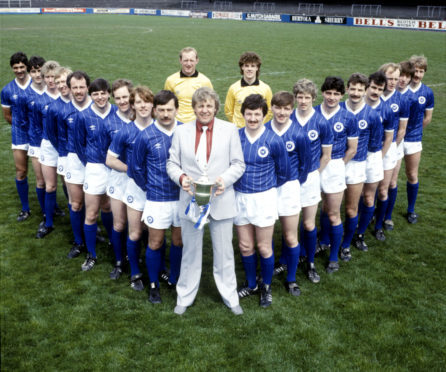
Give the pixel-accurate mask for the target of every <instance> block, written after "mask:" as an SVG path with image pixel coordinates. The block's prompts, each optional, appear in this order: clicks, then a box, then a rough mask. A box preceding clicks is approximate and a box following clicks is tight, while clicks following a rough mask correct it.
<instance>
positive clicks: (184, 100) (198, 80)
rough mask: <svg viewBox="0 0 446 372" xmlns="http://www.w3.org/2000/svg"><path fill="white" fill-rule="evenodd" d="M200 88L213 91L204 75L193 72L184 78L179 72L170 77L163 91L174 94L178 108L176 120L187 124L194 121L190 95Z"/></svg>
mask: <svg viewBox="0 0 446 372" xmlns="http://www.w3.org/2000/svg"><path fill="white" fill-rule="evenodd" d="M201 87H209V88H211V89H213V87H212V83H211V81H210V80H209V79H208V78H207V77H206V75H204V74H202V73H201V72H198V71H195V74H194V75H192V76H186V75H184V74H183V73H182V72H181V71H178V72H176V73H174V74H172V75H170V76H169V77H168V78H167V79H166V82H165V84H164V89H166V90H170V91H171V92H174V93H175V95H176V96H177V98H178V103H179V108H178V113H177V120H178V121H181V122H183V123H187V122H189V121H192V120H194V119H195V114H194V110H193V109H192V95H193V94H194V92H195V91H196V90H197V89H198V88H201Z"/></svg>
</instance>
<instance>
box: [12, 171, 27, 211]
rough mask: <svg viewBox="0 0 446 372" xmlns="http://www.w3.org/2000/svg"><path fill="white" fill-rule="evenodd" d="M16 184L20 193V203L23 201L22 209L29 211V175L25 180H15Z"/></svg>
mask: <svg viewBox="0 0 446 372" xmlns="http://www.w3.org/2000/svg"><path fill="white" fill-rule="evenodd" d="M15 185H16V187H17V192H18V194H19V198H20V203H22V211H28V212H29V201H28V177H25V179H24V180H21V181H19V180H18V179H16V180H15Z"/></svg>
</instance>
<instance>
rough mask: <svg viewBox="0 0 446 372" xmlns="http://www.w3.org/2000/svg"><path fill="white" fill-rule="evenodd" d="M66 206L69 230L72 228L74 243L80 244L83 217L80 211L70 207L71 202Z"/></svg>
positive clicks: (81, 241)
mask: <svg viewBox="0 0 446 372" xmlns="http://www.w3.org/2000/svg"><path fill="white" fill-rule="evenodd" d="M68 208H69V210H70V222H71V230H73V235H74V242H75V243H76V244H82V243H83V239H82V228H83V221H84V220H83V218H82V211H78V212H75V211H73V210H72V209H71V204H68Z"/></svg>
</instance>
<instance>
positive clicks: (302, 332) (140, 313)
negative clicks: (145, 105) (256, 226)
mask: <svg viewBox="0 0 446 372" xmlns="http://www.w3.org/2000/svg"><path fill="white" fill-rule="evenodd" d="M0 25H1V26H0V28H1V35H0V38H1V51H0V65H1V75H0V85H1V86H4V85H5V84H6V83H7V82H8V81H10V80H11V79H12V73H11V72H10V69H9V57H10V55H11V54H13V53H14V52H16V51H17V50H23V51H24V52H26V53H27V54H28V56H31V55H33V54H40V55H42V56H44V57H46V58H47V59H55V60H57V61H59V62H60V63H61V64H62V65H68V66H70V67H72V68H73V69H84V70H86V71H87V72H88V73H89V74H90V75H91V77H92V78H97V77H104V78H106V79H109V80H113V79H116V78H119V77H126V78H130V79H132V80H133V81H134V83H138V84H147V85H149V86H150V87H151V88H152V90H153V91H158V90H159V89H162V87H163V84H164V80H165V78H166V77H167V76H168V75H169V74H171V73H173V72H174V71H177V70H178V68H179V65H178V61H177V59H178V51H179V50H180V49H181V48H182V47H184V46H186V45H192V46H194V47H196V48H197V49H198V51H199V55H200V63H199V65H198V68H199V70H200V71H202V72H204V73H205V74H206V75H207V76H208V77H209V78H210V79H211V81H212V82H213V84H214V87H215V89H216V90H217V92H218V93H219V95H220V97H221V100H222V101H223V100H224V98H225V95H226V90H227V89H228V87H229V85H230V84H231V83H232V82H234V81H235V80H236V79H238V78H239V70H238V65H237V61H238V58H239V56H240V54H241V53H242V52H244V51H246V50H254V51H257V52H258V53H259V54H260V55H261V56H262V58H263V65H262V72H261V76H262V79H263V80H264V81H265V82H267V83H268V84H270V85H271V87H272V89H273V91H277V90H279V89H287V90H290V89H291V87H292V85H293V83H294V82H295V81H296V80H297V79H299V78H302V77H308V78H310V79H313V80H314V81H315V82H316V83H317V85H320V84H321V83H322V81H323V79H324V78H325V76H327V75H329V74H330V75H332V74H336V75H340V76H342V77H343V78H345V79H347V78H348V76H349V75H350V74H351V73H353V72H356V71H361V72H364V73H366V74H369V73H371V72H373V71H375V70H376V69H377V68H378V67H379V66H380V65H381V64H382V63H384V62H388V61H401V60H404V59H406V58H408V57H410V56H411V55H412V54H425V55H426V56H427V57H428V58H429V68H428V72H427V73H426V76H425V82H426V84H427V85H431V86H432V87H433V90H434V94H435V100H436V105H435V110H434V118H433V121H432V123H431V124H430V125H429V127H428V128H427V129H426V131H425V136H424V139H423V145H424V151H423V156H422V163H421V169H420V179H421V181H420V184H421V186H420V193H419V198H418V201H417V212H418V213H419V214H420V215H421V219H420V223H418V224H417V225H414V226H409V225H408V224H407V222H406V221H405V219H404V212H405V207H406V200H405V177H404V169H402V171H401V174H400V187H399V191H400V193H399V198H398V201H397V205H396V209H395V213H394V221H395V224H396V230H395V231H393V232H392V233H389V234H388V239H387V240H386V241H385V242H384V243H378V242H377V241H375V240H374V238H373V237H372V236H371V235H370V234H368V235H367V241H368V243H369V246H370V248H371V249H370V251H369V252H367V253H361V252H358V251H354V252H353V260H352V261H351V262H350V263H347V264H345V263H341V270H340V271H339V272H338V273H336V274H334V275H332V276H328V275H327V274H325V272H324V271H323V267H324V266H325V263H326V260H327V257H326V256H322V257H317V258H316V265H317V267H318V268H319V272H320V274H321V283H320V284H318V285H312V284H311V283H309V281H308V280H306V278H305V275H304V273H303V272H302V271H301V270H299V272H298V278H297V279H298V282H299V284H300V286H301V289H302V295H301V296H300V297H299V298H297V299H296V298H291V296H289V295H287V294H286V292H285V289H284V288H283V286H282V278H275V279H274V281H273V296H274V299H273V306H272V307H271V308H270V309H267V310H264V309H260V308H259V306H258V299H257V298H248V299H246V300H243V301H242V306H243V308H244V310H245V314H244V315H243V316H242V317H234V316H233V315H232V313H231V312H230V311H229V310H228V309H227V308H226V307H225V306H224V305H223V303H222V301H221V299H220V297H219V295H218V292H217V290H216V288H215V285H214V283H213V278H212V256H211V249H210V247H209V245H207V246H206V247H205V248H204V249H205V254H204V264H203V275H202V282H201V287H200V291H199V293H198V296H197V299H196V303H195V304H194V306H193V307H191V308H190V309H189V310H188V311H187V313H186V314H185V316H183V317H178V316H175V315H174V314H173V312H172V310H173V307H174V306H175V299H176V297H175V293H174V292H169V291H168V290H167V288H165V287H164V286H162V288H161V290H162V296H163V304H162V305H160V306H152V305H151V304H150V303H148V302H147V294H146V292H143V293H135V292H134V291H132V290H131V289H130V288H129V285H128V280H127V278H126V277H123V278H121V279H120V280H119V281H118V282H116V283H115V282H112V281H110V280H109V279H108V272H109V271H110V270H111V268H112V253H111V252H110V251H108V250H107V248H106V247H105V246H100V247H99V257H100V264H99V265H98V266H97V267H96V268H95V269H94V270H93V271H92V272H88V273H82V272H81V271H80V264H81V259H80V258H78V259H74V260H71V261H70V260H67V259H66V258H65V256H66V253H67V251H68V249H69V247H70V246H69V240H70V239H71V232H70V226H69V219H68V217H65V218H63V219H60V220H56V230H55V231H54V232H53V233H52V234H51V235H50V236H48V237H47V238H45V239H44V240H37V239H34V235H35V232H36V229H37V225H38V223H39V222H40V216H39V215H38V214H39V213H38V209H39V208H38V203H37V200H36V197H35V193H34V191H33V190H34V186H33V185H34V180H33V175H32V171H31V172H30V203H31V208H32V210H33V212H34V213H33V216H32V218H31V219H30V220H28V221H26V222H24V223H22V224H18V223H16V222H15V217H16V215H17V212H18V210H19V201H18V197H17V195H16V191H15V184H14V171H13V169H14V167H13V161H12V154H11V150H10V129H9V126H8V125H7V124H6V122H5V121H4V120H3V119H2V120H1V127H0V149H1V150H0V159H1V164H2V165H1V170H2V172H1V174H0V192H1V194H2V195H4V196H6V197H3V198H2V201H1V203H0V208H1V212H0V242H1V246H0V260H1V261H0V274H1V282H0V284H1V287H0V289H1V301H0V312H1V369H2V370H4V371H15V370H21V371H35V370H42V371H62V370H75V371H83V370H85V371H86V370H124V369H125V370H278V371H288V370H290V371H292V370H372V371H378V370H390V371H400V370H417V371H418V370H429V371H431V370H434V371H439V370H444V369H445V367H444V366H445V365H446V364H445V363H446V352H445V350H446V340H445V338H446V337H445V335H446V285H445V271H446V269H445V267H446V251H445V246H446V232H445V230H446V228H445V225H446V224H445V217H444V216H445V213H446V202H445V196H446V195H445V194H446V192H445V187H446V174H445V170H444V164H445V163H444V156H443V152H444V150H443V147H444V143H445V135H444V123H445V121H446V108H445V107H446V78H445V75H444V71H445V68H446V63H445V61H446V58H445V57H446V52H445V45H446V43H445V42H446V37H445V36H446V35H445V34H444V33H433V32H416V31H404V30H380V29H372V28H370V29H362V28H361V29H360V28H358V29H356V28H348V27H339V26H320V25H297V24H272V23H261V22H258V23H257V22H236V21H212V20H192V19H178V18H162V17H138V16H110V15H105V16H96V15H95V16H93V15H88V16H68V15H67V16H65V15H60V16H54V15H51V16H49V15H47V16H45V15H36V16H0ZM319 101H320V99H319V100H318V102H319ZM219 116H220V117H223V115H222V113H221V112H220V115H219ZM58 199H59V203H60V204H61V205H65V201H64V197H63V194H62V192H59V195H58ZM279 237H280V228H279V227H278V228H277V230H276V245H279V242H280V238H279ZM206 241H207V242H209V237H208V234H206ZM234 242H235V240H234ZM234 246H235V247H236V245H234ZM236 252H238V250H237V249H236ZM236 268H237V277H238V281H239V283H240V282H241V281H242V280H243V270H242V267H241V264H240V260H239V258H238V253H236Z"/></svg>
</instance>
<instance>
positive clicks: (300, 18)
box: [290, 15, 347, 25]
mask: <svg viewBox="0 0 446 372" xmlns="http://www.w3.org/2000/svg"><path fill="white" fill-rule="evenodd" d="M290 21H291V22H306V23H320V24H322V23H323V24H331V25H332V24H338V25H345V24H347V18H346V17H324V16H309V15H292V16H291V18H290Z"/></svg>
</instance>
